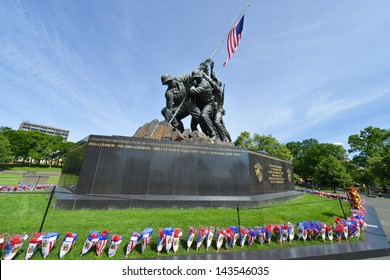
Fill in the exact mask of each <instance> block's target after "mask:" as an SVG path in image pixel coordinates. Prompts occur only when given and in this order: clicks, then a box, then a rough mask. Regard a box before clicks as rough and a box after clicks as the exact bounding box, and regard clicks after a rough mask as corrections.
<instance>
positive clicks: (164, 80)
mask: <svg viewBox="0 0 390 280" xmlns="http://www.w3.org/2000/svg"><path fill="white" fill-rule="evenodd" d="M171 80H173V79H172V77H171V75H170V74H168V73H164V74H162V75H161V83H162V84H163V85H166V84H167V83H168V82H169V81H171Z"/></svg>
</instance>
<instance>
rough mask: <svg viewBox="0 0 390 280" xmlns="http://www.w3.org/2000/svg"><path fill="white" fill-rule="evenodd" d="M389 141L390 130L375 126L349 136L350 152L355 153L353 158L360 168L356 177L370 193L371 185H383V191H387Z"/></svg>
mask: <svg viewBox="0 0 390 280" xmlns="http://www.w3.org/2000/svg"><path fill="white" fill-rule="evenodd" d="M389 142H390V131H389V130H386V129H381V128H378V127H373V126H369V127H367V128H365V129H364V130H362V131H360V134H354V135H351V136H349V138H348V144H349V145H350V147H351V148H350V149H349V152H350V153H352V154H354V156H353V159H352V160H353V162H354V164H355V165H356V168H357V169H358V170H359V175H358V177H357V178H356V179H359V180H361V182H362V183H363V184H365V185H367V187H368V192H369V193H370V185H374V186H379V185H382V187H383V191H384V192H387V188H386V185H387V184H388V179H387V178H388V177H386V176H385V174H386V172H387V166H386V160H387V153H388V146H389V145H390V144H389Z"/></svg>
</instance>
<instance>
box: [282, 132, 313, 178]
mask: <svg viewBox="0 0 390 280" xmlns="http://www.w3.org/2000/svg"><path fill="white" fill-rule="evenodd" d="M318 144H319V142H318V140H316V139H306V140H303V141H302V142H289V143H287V144H286V146H287V148H288V149H289V150H290V151H291V154H292V156H293V160H292V166H293V168H294V174H299V175H300V176H302V178H303V179H304V180H305V181H306V180H307V179H308V178H310V174H309V173H308V172H307V168H306V166H305V164H306V162H305V159H306V157H307V155H308V153H309V151H310V150H311V149H312V148H313V147H314V146H315V145H318Z"/></svg>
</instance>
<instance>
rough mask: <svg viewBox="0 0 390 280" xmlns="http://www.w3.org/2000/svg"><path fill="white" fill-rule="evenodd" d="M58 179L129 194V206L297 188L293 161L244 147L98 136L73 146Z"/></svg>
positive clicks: (82, 191) (90, 191)
mask: <svg viewBox="0 0 390 280" xmlns="http://www.w3.org/2000/svg"><path fill="white" fill-rule="evenodd" d="M148 133H149V134H150V133H152V132H151V131H148ZM76 155H78V156H76ZM69 176H72V178H73V180H69ZM75 178H77V179H75ZM75 181H77V182H75ZM67 182H68V183H67ZM69 182H70V183H71V184H69ZM60 184H61V185H62V186H63V187H67V188H68V189H72V190H73V191H74V193H75V194H78V195H84V196H90V197H93V196H99V195H107V196H108V197H109V196H110V195H111V196H113V197H115V198H118V197H120V198H121V199H128V198H129V199H131V200H133V202H132V203H130V204H131V205H132V206H130V207H142V205H143V201H149V202H150V203H149V204H148V206H147V207H172V205H182V206H183V205H188V206H189V207H204V206H205V205H208V203H206V202H207V201H208V200H210V201H220V202H221V203H220V204H218V205H225V204H223V203H222V201H223V200H227V201H252V200H254V198H255V197H258V196H261V195H267V194H275V193H283V192H289V191H293V190H294V181H293V173H292V166H291V162H289V161H286V160H282V159H279V158H276V157H273V156H270V155H266V154H263V153H258V152H254V151H251V150H248V149H246V148H240V147H234V146H224V145H211V144H201V143H191V142H175V141H162V140H154V139H143V138H136V137H125V136H100V135H90V136H89V137H87V138H86V139H85V140H83V141H81V142H79V143H77V145H75V147H74V148H72V149H71V150H70V151H69V155H68V157H67V160H66V162H65V165H64V168H63V173H62V175H61V178H60ZM151 201H154V202H153V203H152V202H151ZM175 201H176V202H175ZM185 201H186V202H185ZM186 203H187V204H186ZM89 204H90V202H89ZM122 204H123V203H122ZM151 204H152V205H151ZM126 205H127V204H126ZM214 205H215V204H214ZM230 205H231V203H230Z"/></svg>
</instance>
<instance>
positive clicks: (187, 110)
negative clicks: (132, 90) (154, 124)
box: [161, 73, 201, 132]
mask: <svg viewBox="0 0 390 280" xmlns="http://www.w3.org/2000/svg"><path fill="white" fill-rule="evenodd" d="M161 83H162V84H163V85H167V90H166V91H165V100H166V107H165V108H163V109H162V110H161V114H162V115H163V116H164V118H165V121H166V122H170V121H171V120H172V122H171V124H172V126H173V127H174V128H176V129H178V130H179V131H181V132H183V131H184V126H183V122H182V121H181V120H182V119H184V118H185V117H187V116H188V115H191V116H192V119H191V130H192V131H194V130H198V128H197V126H198V123H199V118H200V114H201V111H200V109H199V108H198V106H197V105H196V103H195V102H194V100H192V98H191V97H190V96H189V94H188V93H189V90H190V85H191V76H190V75H189V74H184V75H181V76H177V77H175V78H172V77H171V75H170V74H168V73H165V74H163V75H162V76H161ZM182 103H183V104H182ZM181 104H182V105H181ZM180 105H181V106H180ZM176 111H177V112H176ZM175 112H176V116H175V117H174V118H173V116H174V115H175ZM172 118H173V119H172Z"/></svg>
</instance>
